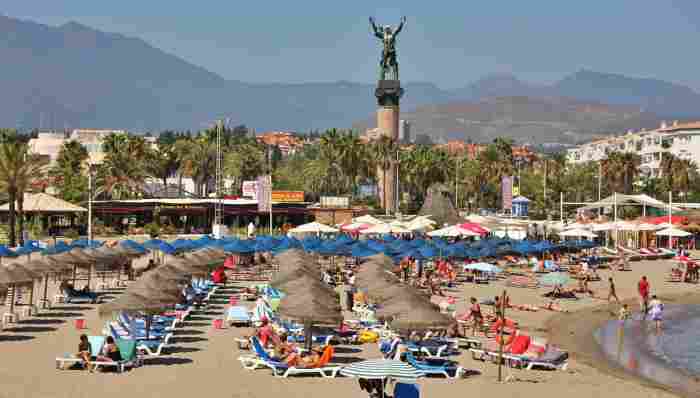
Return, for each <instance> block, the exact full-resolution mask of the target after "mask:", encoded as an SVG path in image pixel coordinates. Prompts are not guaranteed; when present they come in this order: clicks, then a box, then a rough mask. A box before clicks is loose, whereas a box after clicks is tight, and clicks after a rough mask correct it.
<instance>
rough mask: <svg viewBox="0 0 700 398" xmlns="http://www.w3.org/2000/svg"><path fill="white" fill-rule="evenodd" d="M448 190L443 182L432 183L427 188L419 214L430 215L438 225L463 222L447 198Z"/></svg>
mask: <svg viewBox="0 0 700 398" xmlns="http://www.w3.org/2000/svg"><path fill="white" fill-rule="evenodd" d="M449 192H450V190H449V189H448V188H447V187H445V186H444V185H443V184H433V185H431V186H430V188H428V192H427V196H426V198H425V202H423V206H422V207H421V209H420V211H418V214H419V215H423V216H430V218H431V219H433V220H435V222H437V225H438V226H443V225H452V224H458V223H461V222H464V220H463V219H462V217H460V216H459V213H458V212H457V210H456V209H455V206H454V204H452V200H451V199H450V198H449V196H448V195H449Z"/></svg>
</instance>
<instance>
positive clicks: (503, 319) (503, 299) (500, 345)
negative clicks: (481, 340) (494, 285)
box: [498, 290, 506, 382]
mask: <svg viewBox="0 0 700 398" xmlns="http://www.w3.org/2000/svg"><path fill="white" fill-rule="evenodd" d="M505 303H506V291H505V290H504V291H503V294H502V295H501V303H500V305H501V326H500V327H499V328H498V335H499V336H501V341H500V342H499V343H498V381H499V382H500V381H503V377H502V373H501V372H502V370H501V368H502V367H503V343H505V339H504V337H503V327H504V326H505V323H506V306H505Z"/></svg>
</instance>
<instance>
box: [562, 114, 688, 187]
mask: <svg viewBox="0 0 700 398" xmlns="http://www.w3.org/2000/svg"><path fill="white" fill-rule="evenodd" d="M612 152H632V153H635V154H637V155H639V156H640V157H641V159H642V163H641V165H640V170H641V171H642V173H644V174H645V175H647V176H650V177H658V176H659V175H660V166H661V157H662V154H663V153H664V152H669V153H671V154H673V155H675V156H676V157H678V158H680V159H689V160H691V161H693V162H694V163H695V165H696V166H700V122H692V123H678V122H674V123H673V124H671V125H667V124H666V123H662V124H661V126H660V127H659V128H658V129H656V130H642V131H638V132H632V131H628V132H627V133H626V134H624V135H621V136H614V137H610V138H605V139H600V140H596V141H593V142H589V143H587V144H583V145H580V146H578V147H576V148H573V149H569V150H568V153H567V156H568V160H569V161H570V162H572V163H585V162H598V161H601V160H603V159H605V158H607V156H608V154H610V153H612Z"/></svg>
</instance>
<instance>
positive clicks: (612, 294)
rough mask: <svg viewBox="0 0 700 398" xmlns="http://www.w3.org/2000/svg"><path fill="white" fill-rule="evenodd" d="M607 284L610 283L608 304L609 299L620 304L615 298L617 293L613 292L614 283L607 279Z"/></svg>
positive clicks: (611, 279)
mask: <svg viewBox="0 0 700 398" xmlns="http://www.w3.org/2000/svg"><path fill="white" fill-rule="evenodd" d="M608 282H609V283H610V290H609V291H608V303H609V302H610V299H611V298H615V302H617V303H618V304H620V299H619V298H618V297H617V292H616V291H615V282H614V281H613V278H612V277H610V278H608Z"/></svg>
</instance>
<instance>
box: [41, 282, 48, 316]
mask: <svg viewBox="0 0 700 398" xmlns="http://www.w3.org/2000/svg"><path fill="white" fill-rule="evenodd" d="M48 290H49V274H46V275H44V301H42V302H41V308H43V309H46V303H47V301H48V300H47V298H46V296H47V294H48Z"/></svg>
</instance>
